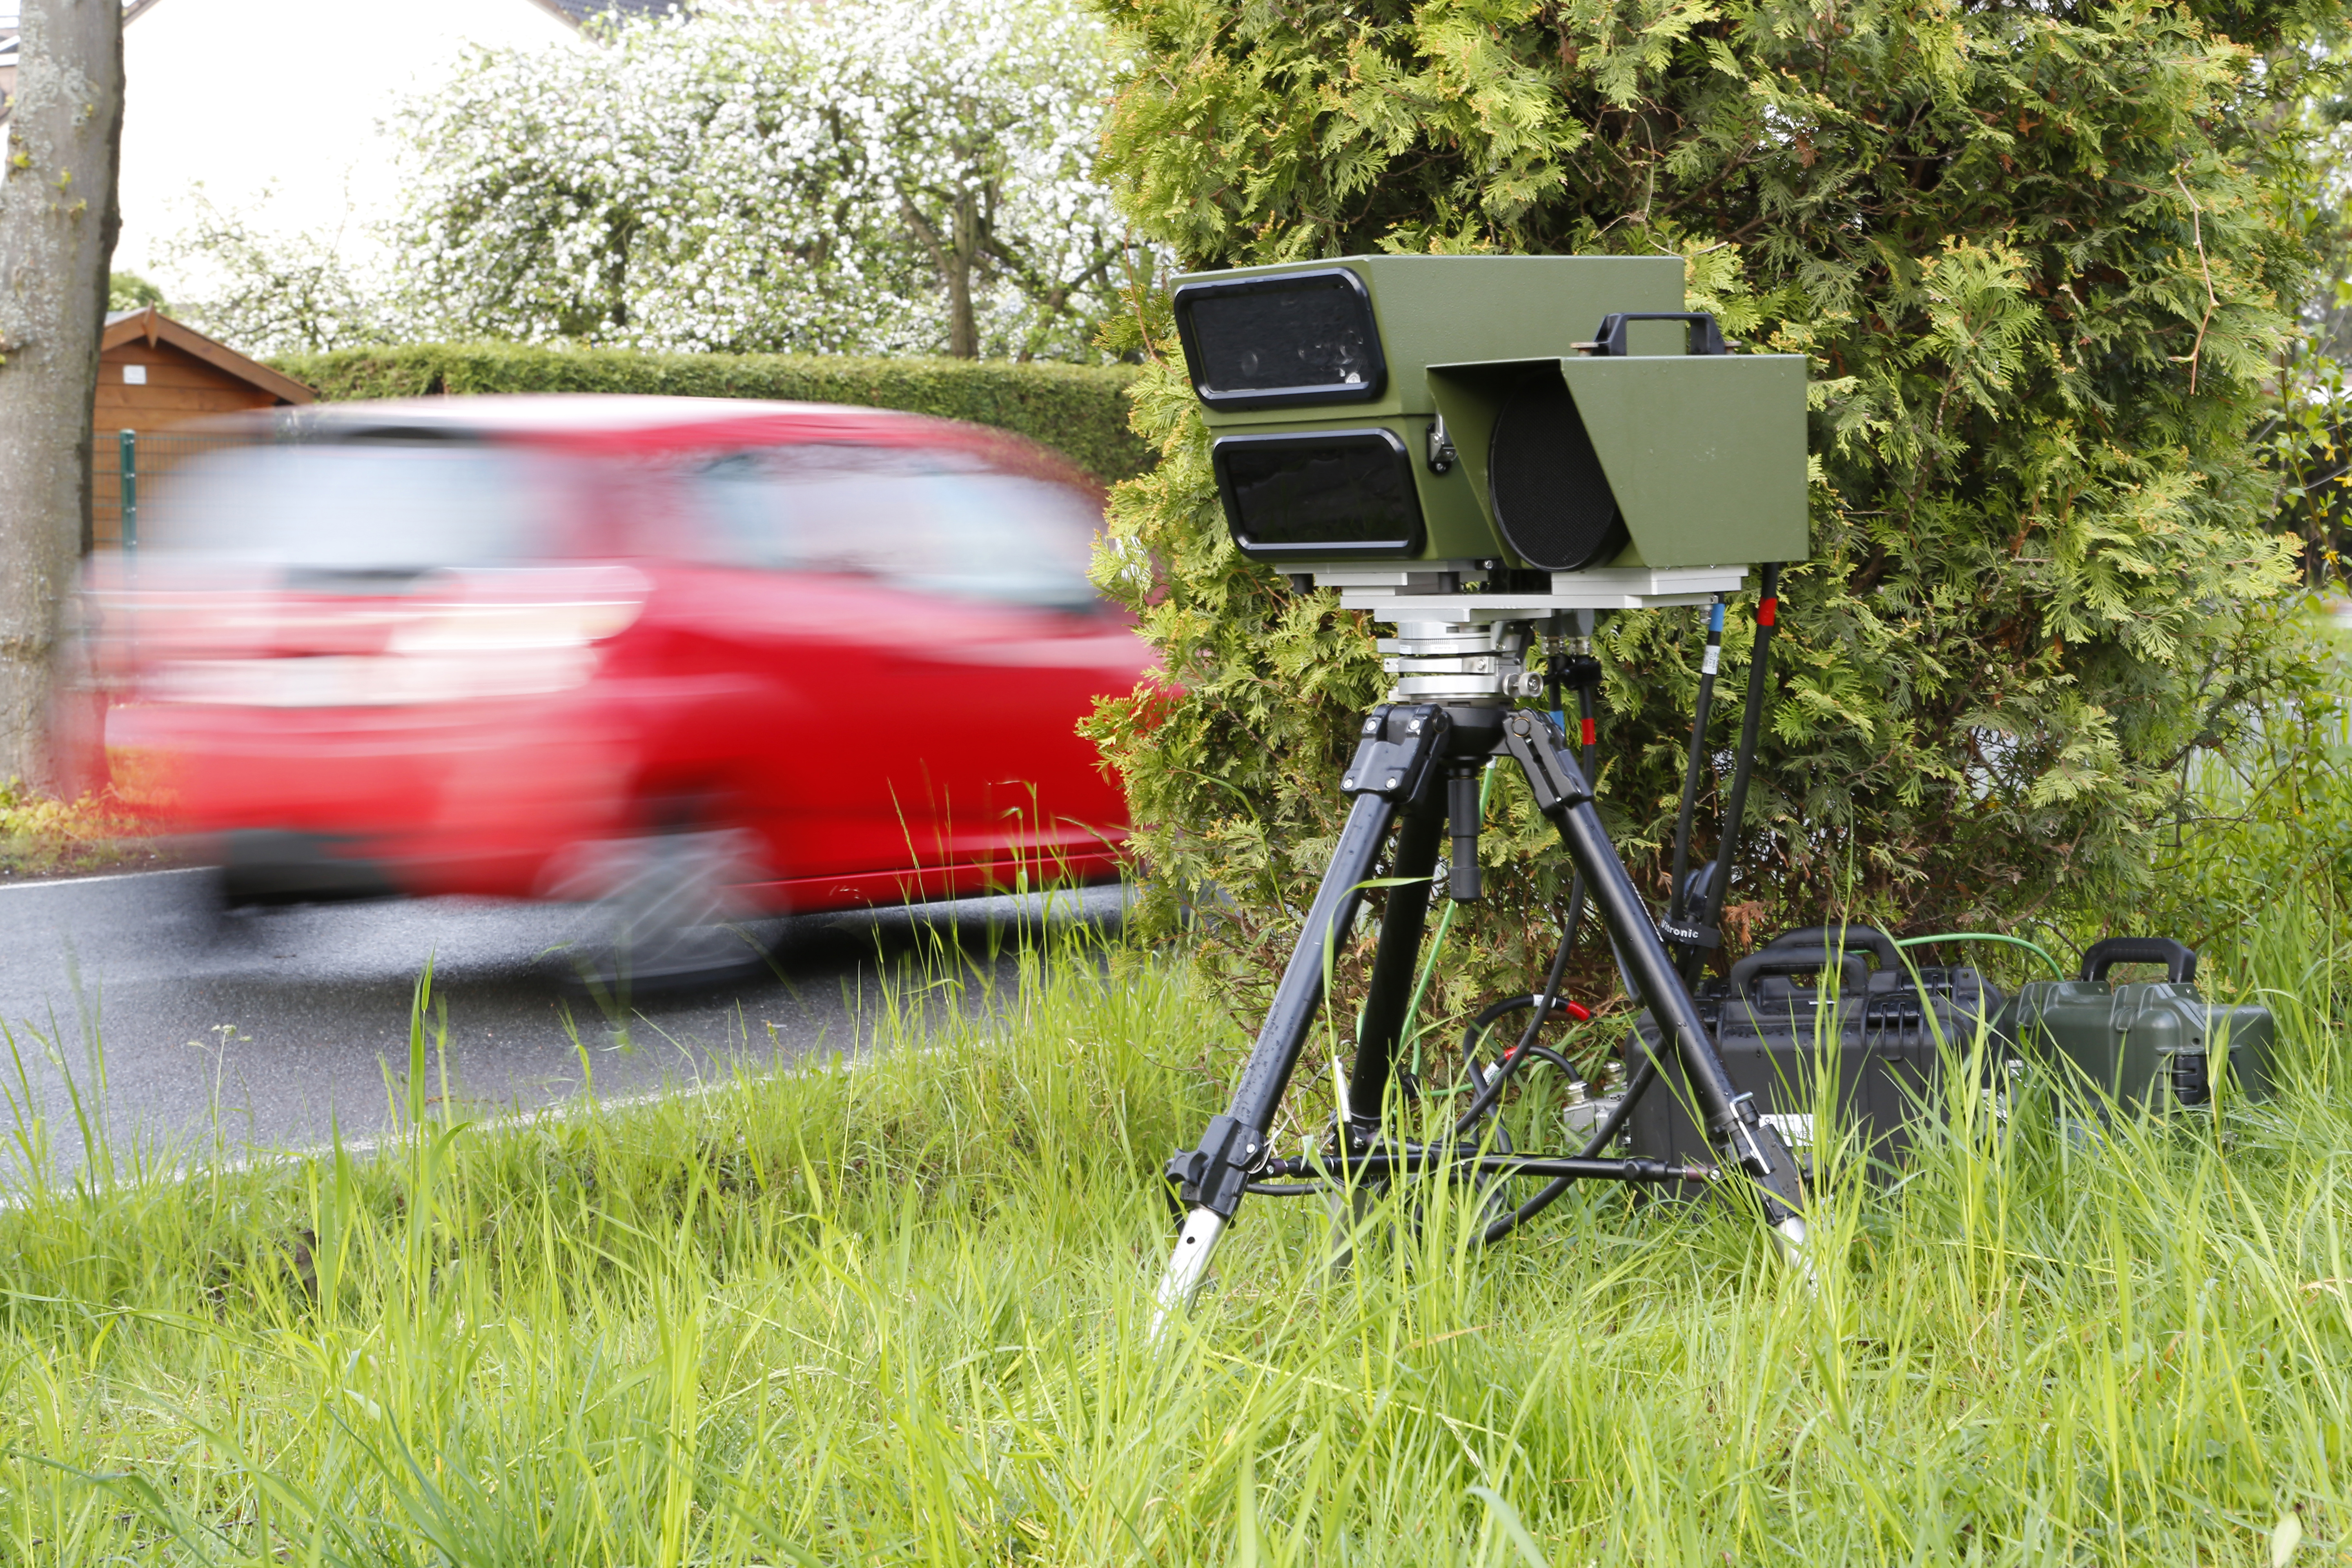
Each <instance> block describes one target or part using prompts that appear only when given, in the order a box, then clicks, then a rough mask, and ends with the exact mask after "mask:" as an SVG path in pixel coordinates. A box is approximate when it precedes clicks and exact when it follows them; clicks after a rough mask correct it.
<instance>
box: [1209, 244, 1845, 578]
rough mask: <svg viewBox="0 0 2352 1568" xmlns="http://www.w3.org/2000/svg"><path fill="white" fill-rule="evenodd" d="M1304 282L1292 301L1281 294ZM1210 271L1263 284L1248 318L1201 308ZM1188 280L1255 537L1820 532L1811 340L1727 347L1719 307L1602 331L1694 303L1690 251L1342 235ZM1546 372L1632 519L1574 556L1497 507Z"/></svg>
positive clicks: (1494, 554)
mask: <svg viewBox="0 0 2352 1568" xmlns="http://www.w3.org/2000/svg"><path fill="white" fill-rule="evenodd" d="M1294 285H1295V286H1296V288H1295V290H1292V286H1294ZM1286 290H1292V291H1294V292H1295V293H1296V295H1297V300H1299V301H1300V303H1298V304H1297V307H1296V309H1295V310H1294V312H1293V313H1291V314H1287V315H1286V314H1284V313H1283V311H1282V310H1281V309H1280V308H1279V307H1276V306H1275V305H1273V304H1272V303H1270V302H1269V301H1271V300H1273V298H1274V297H1275V296H1276V294H1278V293H1283V292H1285V291H1286ZM1211 295H1216V296H1219V297H1221V298H1225V299H1238V298H1240V297H1242V296H1248V297H1249V298H1250V299H1251V300H1253V301H1254V302H1255V307H1256V308H1255V310H1241V311H1237V312H1236V313H1235V315H1234V316H1233V317H1232V318H1231V320H1232V321H1247V322H1249V323H1250V324H1251V326H1250V329H1249V330H1240V331H1236V330H1234V329H1232V328H1231V327H1228V328H1227V329H1226V330H1225V331H1223V335H1222V336H1221V337H1220V338H1218V339H1216V340H1214V341H1213V340H1212V338H1211V337H1210V336H1209V331H1210V329H1209V327H1208V326H1207V325H1206V324H1205V323H1206V320H1207V318H1206V317H1205V316H1203V317H1202V324H1201V325H1199V327H1198V329H1197V331H1196V327H1195V323H1194V318H1193V315H1192V313H1190V312H1191V310H1192V306H1190V305H1188V302H1187V301H1188V298H1189V299H1191V300H1203V299H1205V298H1207V297H1208V296H1211ZM1175 298H1176V302H1177V313H1178V319H1179V325H1180V330H1181V336H1182V338H1183V342H1184V352H1185V355H1186V363H1187V365H1188V368H1189V370H1190V372H1191V374H1192V380H1193V384H1194V389H1195V391H1196V392H1197V393H1198V394H1199V395H1200V398H1201V403H1202V418H1203V419H1204V420H1205V421H1206V423H1207V425H1208V426H1209V429H1210V432H1211V434H1212V435H1213V437H1216V442H1215V448H1214V451H1215V460H1216V462H1217V463H1218V465H1219V468H1218V472H1219V483H1220V488H1221V490H1223V491H1224V492H1225V494H1226V508H1227V515H1228V520H1229V521H1230V522H1231V523H1232V525H1233V527H1234V534H1235V538H1236V541H1237V542H1240V543H1241V544H1242V547H1243V549H1244V551H1245V552H1247V553H1249V554H1251V555H1253V556H1255V557H1256V558H1258V559H1262V560H1267V561H1272V562H1276V563H1283V562H1296V563H1322V562H1348V561H1367V560H1381V561H1418V562H1425V563H1452V564H1456V565H1461V564H1474V565H1480V566H1485V565H1492V566H1496V567H1507V568H1514V569H1516V568H1525V567H1533V568H1537V569H1545V570H1561V569H1583V568H1591V567H1602V566H1617V567H1647V568H1652V569H1659V570H1663V569H1669V568H1680V567H1704V566H1725V565H1734V564H1738V565H1746V564H1750V563H1756V562H1759V561H1798V560H1802V559H1804V558H1805V556H1806V555H1807V554H1808V553H1810V550H1809V545H1808V541H1807V499H1806V458H1805V453H1806V431H1805V390H1804V387H1805V361H1804V358H1803V356H1802V355H1798V354H1745V353H1741V354H1726V353H1722V352H1721V345H1720V342H1719V341H1717V340H1716V338H1715V331H1714V327H1713V324H1712V322H1709V323H1708V324H1707V327H1706V335H1707V337H1708V340H1709V341H1710V342H1714V343H1715V347H1714V348H1713V349H1712V350H1711V351H1708V352H1699V350H1698V348H1697V345H1696V343H1695V342H1694V341H1693V339H1694V337H1695V335H1696V334H1695V333H1694V332H1693V331H1692V329H1691V328H1690V327H1689V326H1688V325H1687V324H1686V322H1685V321H1682V320H1676V319H1669V320H1628V321H1625V322H1624V323H1623V327H1622V336H1621V337H1619V338H1617V339H1615V340H1614V341H1613V342H1612V344H1610V345H1606V346H1605V347H1604V345H1602V344H1601V343H1600V342H1598V341H1597V340H1596V339H1595V334H1596V332H1599V331H1601V330H1602V326H1603V322H1604V320H1605V319H1608V318H1612V317H1621V316H1622V317H1629V318H1633V317H1657V316H1665V317H1669V318H1674V317H1677V316H1678V314H1679V313H1680V312H1681V311H1682V310H1683V263H1682V260H1681V258H1678V257H1671V256H1667V257H1615V256H1601V257H1595V256H1346V257H1340V258H1336V259H1333V260H1328V261H1315V262H1299V263H1285V264H1279V265H1274V266H1265V267H1245V268H1232V269H1230V270H1224V271H1217V272H1204V273H1193V274H1190V275H1188V276H1186V277H1182V278H1180V279H1177V280H1176V295H1175ZM1310 301H1311V302H1310ZM1198 308H1199V310H1202V311H1206V310H1208V309H1209V307H1208V306H1207V305H1206V304H1202V305H1200V306H1199V307H1198ZM1276 366H1278V367H1279V368H1270V367H1276ZM1244 372H1245V373H1246V374H1244ZM1253 377H1258V378H1260V379H1252V378H1253ZM1538 386H1539V387H1541V388H1545V389H1549V393H1550V394H1551V395H1552V396H1553V397H1555V398H1556V399H1557V400H1558V402H1559V406H1560V407H1561V408H1563V409H1565V410H1566V413H1565V415H1564V416H1563V418H1562V419H1561V421H1560V423H1559V432H1560V434H1559V442H1560V443H1561V444H1563V446H1564V447H1565V446H1572V447H1576V448H1577V449H1578V450H1579V451H1580V452H1581V453H1582V454H1583V456H1582V457H1581V458H1579V459H1575V460H1578V461H1581V462H1583V463H1585V464H1586V465H1588V467H1587V468H1584V469H1582V470H1580V472H1582V473H1585V474H1587V475H1591V472H1592V469H1591V467H1590V465H1594V464H1597V468H1598V472H1599V474H1600V475H1601V476H1605V489H1604V488H1603V487H1602V485H1601V482H1600V481H1599V479H1591V480H1590V481H1589V482H1590V485H1591V489H1593V490H1594V492H1595V493H1596V494H1597V495H1601V496H1604V497H1607V496H1613V503H1614V509H1615V513H1616V515H1617V517H1618V520H1619V522H1620V524H1621V526H1620V528H1619V529H1618V531H1614V532H1612V533H1611V534H1609V535H1608V539H1609V541H1610V542H1608V543H1607V544H1606V546H1605V547H1603V548H1600V549H1598V550H1597V551H1587V552H1580V553H1579V554H1578V555H1577V556H1576V557H1575V558H1574V560H1573V561H1572V562H1571V561H1570V560H1568V559H1562V558H1547V557H1546V555H1545V554H1544V552H1543V551H1542V550H1541V549H1539V548H1538V546H1537V545H1535V544H1534V543H1532V542H1530V540H1531V539H1532V538H1533V535H1532V534H1530V533H1529V532H1528V531H1526V530H1524V529H1522V530H1519V531H1514V529H1513V528H1512V527H1511V526H1510V524H1509V522H1508V521H1507V519H1504V518H1501V517H1499V516H1498V501H1497V499H1496V498H1497V490H1496V478H1497V473H1496V468H1495V465H1493V464H1492V463H1491V462H1490V458H1491V456H1492V451H1493V448H1494V442H1495V439H1496V429H1497V424H1498V421H1499V420H1500V419H1501V418H1502V416H1503V415H1504V413H1505V411H1506V409H1507V407H1508V406H1510V405H1512V404H1513V403H1514V400H1515V399H1519V398H1522V397H1523V396H1525V395H1527V394H1528V392H1529V389H1530V388H1531V387H1538ZM1578 426H1580V427H1581V428H1580V430H1579V429H1578V428H1577V427H1578ZM1318 437H1319V438H1322V439H1320V440H1318V439H1316V438H1318ZM1547 439H1549V438H1548V437H1547ZM1335 440H1336V441H1337V442H1338V443H1339V445H1337V446H1335V445H1333V442H1334V441H1335ZM1543 444H1544V443H1543V442H1542V441H1538V443H1537V446H1538V447H1541V446H1542V445H1543ZM1525 446H1526V444H1525V443H1524V442H1523V443H1522V445H1521V448H1520V449H1522V450H1524V449H1525ZM1244 447H1246V448H1247V449H1248V451H1249V453H1250V454H1252V455H1251V457H1250V458H1248V459H1247V460H1249V461H1253V462H1255V463H1257V464H1260V465H1262V466H1263V467H1264V468H1265V473H1266V474H1269V475H1273V476H1276V477H1273V478H1261V479H1253V480H1251V481H1249V482H1250V483H1252V484H1257V485H1263V486H1265V487H1267V488H1263V489H1254V490H1253V491H1252V492H1251V493H1252V494H1254V495H1258V496H1265V497H1270V498H1276V499H1274V500H1269V501H1267V502H1266V503H1265V504H1267V505H1268V506H1270V507H1272V508H1274V509H1275V515H1279V516H1281V517H1282V518H1283V519H1284V520H1285V529H1284V531H1283V532H1282V533H1281V534H1280V535H1278V536H1277V535H1276V534H1273V533H1269V532H1263V531H1255V530H1253V529H1249V528H1245V527H1244V521H1243V503H1242V502H1241V501H1239V500H1235V499H1234V492H1233V490H1232V489H1230V488H1229V487H1230V486H1232V485H1236V484H1241V483H1243V482H1244V481H1242V480H1240V479H1235V478H1234V476H1232V475H1230V474H1228V472H1227V468H1226V465H1227V464H1228V463H1239V462H1242V461H1244V458H1243V457H1242V455H1241V454H1242V453H1243V450H1244ZM1283 454H1289V456H1287V457H1285V456H1283ZM1555 479H1556V476H1554V475H1552V474H1549V473H1547V474H1546V475H1545V476H1543V477H1542V478H1541V479H1538V480H1536V481H1535V483H1536V485H1537V487H1538V489H1539V490H1540V489H1545V488H1547V487H1551V486H1553V485H1554V483H1555Z"/></svg>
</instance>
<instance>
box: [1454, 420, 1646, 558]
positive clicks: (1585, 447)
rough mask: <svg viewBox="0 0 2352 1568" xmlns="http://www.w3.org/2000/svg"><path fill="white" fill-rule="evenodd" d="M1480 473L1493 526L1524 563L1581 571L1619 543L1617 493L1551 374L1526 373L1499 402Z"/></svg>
mask: <svg viewBox="0 0 2352 1568" xmlns="http://www.w3.org/2000/svg"><path fill="white" fill-rule="evenodd" d="M1486 480H1487V496H1488V499H1489V500H1492V501H1493V503H1494V508H1495V522H1496V526H1497V527H1498V528H1499V529H1500V530H1501V531H1502V534H1503V538H1504V541H1505V542H1507V543H1508V544H1509V545H1510V547H1511V548H1512V549H1513V550H1515V551H1517V552H1518V555H1519V558H1520V559H1521V560H1523V561H1525V562H1526V563H1528V565H1530V566H1540V567H1543V568H1544V569H1546V570H1548V571H1552V572H1580V571H1583V570H1584V569H1586V568H1588V567H1592V566H1606V565H1607V564H1608V563H1610V562H1611V561H1612V559H1614V558H1615V557H1616V555H1617V553H1618V552H1620V551H1622V550H1623V549H1624V548H1625V544H1626V541H1627V538H1628V535H1627V533H1626V531H1625V520H1624V518H1623V517H1622V515H1620V514H1619V512H1618V510H1617V496H1616V492H1615V491H1613V490H1612V489H1610V488H1609V476H1608V474H1607V473H1605V472H1604V471H1602V469H1601V458H1600V455H1599V454H1598V453H1596V452H1594V451H1593V449H1592V437H1590V436H1588V435H1586V434H1585V431H1584V420H1583V419H1582V418H1581V417H1580V416H1579V415H1578V413H1577V411H1576V398H1575V396H1574V395H1571V394H1570V392H1569V390H1568V386H1567V384H1565V383H1564V382H1562V381H1561V380H1560V378H1559V375H1558V374H1556V373H1555V374H1547V375H1540V376H1534V377H1530V378H1529V379H1528V380H1527V381H1526V382H1524V383H1522V384H1520V385H1519V387H1518V388H1517V390H1516V391H1514V392H1513V393H1512V394H1511V395H1510V396H1509V398H1508V399H1507V400H1506V401H1505V403H1504V404H1503V406H1502V410H1501V412H1500V413H1499V414H1498V415H1497V416H1496V420H1495V435H1494V439H1493V440H1492V441H1491V442H1490V443H1489V444H1488V446H1487V448H1486Z"/></svg>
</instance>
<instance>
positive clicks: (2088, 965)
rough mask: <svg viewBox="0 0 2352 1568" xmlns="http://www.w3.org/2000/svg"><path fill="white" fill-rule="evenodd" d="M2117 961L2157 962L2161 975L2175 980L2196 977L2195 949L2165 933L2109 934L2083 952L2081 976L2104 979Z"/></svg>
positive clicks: (2188, 982) (2180, 982)
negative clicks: (2154, 934) (2162, 966)
mask: <svg viewBox="0 0 2352 1568" xmlns="http://www.w3.org/2000/svg"><path fill="white" fill-rule="evenodd" d="M2118 963H2161V964H2162V965H2164V977H2165V978H2166V979H2167V980H2170V981H2174V982H2176V983H2178V984H2183V985H2187V984H2192V983H2193V982H2194V981H2195V980H2196V978H2197V950H2196V949H2195V948H2193V947H2190V946H2189V945H2188V944H2187V943H2185V942H2175V941H2173V940H2172V939H2171V938H2170V937H2168V936H2111V937H2109V938H2107V939H2106V940H2105V942H2093V943H2092V944H2091V945H2090V947H2089V948H2088V949H2087V950H2086V951H2085V952H2084V954H2083V978H2084V979H2085V980H2105V978H2106V977H2107V971H2108V970H2109V969H2111V968H2113V967H2115V966H2116V964H2118Z"/></svg>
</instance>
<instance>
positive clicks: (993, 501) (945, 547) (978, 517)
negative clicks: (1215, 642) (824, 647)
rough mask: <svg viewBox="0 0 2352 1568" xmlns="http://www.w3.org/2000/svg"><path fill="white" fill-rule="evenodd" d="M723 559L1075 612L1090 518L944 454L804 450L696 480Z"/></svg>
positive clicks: (1069, 500)
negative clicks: (698, 482)
mask: <svg viewBox="0 0 2352 1568" xmlns="http://www.w3.org/2000/svg"><path fill="white" fill-rule="evenodd" d="M701 481H702V483H701V489H702V492H703V495H704V496H705V498H706V500H707V501H708V503H709V505H708V509H707V510H708V513H709V521H710V523H711V526H712V530H713V546H714V553H715V554H716V556H717V558H718V559H719V560H721V561H723V562H725V563H728V564H731V565H739V566H751V567H759V568H762V569H766V570H769V571H778V572H826V573H843V574H854V575H857V576H864V577H875V578H879V579H882V580H884V581H886V582H888V583H891V584H896V585H898V586H900V587H905V588H910V589H914V590H916V591H918V592H922V593H935V594H946V595H955V596H957V597H961V598H971V599H987V600H994V601H998V602H1003V603H1012V604H1021V605H1045V606H1051V607H1057V608H1068V609H1076V608H1084V607H1087V606H1090V605H1093V604H1095V602H1096V595H1095V591H1094V587H1093V585H1092V584H1089V583H1088V582H1087V561H1088V559H1089V557H1090V555H1091V554H1092V552H1093V545H1094V536H1095V530H1096V528H1097V525H1098V524H1099V522H1100V521H1101V519H1100V516H1099V514H1098V513H1097V511H1096V510H1095V508H1094V507H1093V506H1092V505H1091V504H1090V503H1089V502H1088V500H1087V498H1086V497H1085V496H1084V495H1082V494H1081V493H1079V492H1078V491H1076V490H1075V489H1071V488H1069V487H1068V486H1066V485H1061V484H1055V483H1054V482H1052V481H1050V480H1046V479H1033V478H1030V477H1028V476H1026V475H1022V474H1012V473H1005V472H1003V471H1001V470H998V469H995V468H990V467H988V466H987V465H986V464H984V463H982V462H981V461H980V460H979V459H977V458H971V457H968V456H965V455H963V454H961V453H955V452H940V451H920V450H908V449H906V448H901V447H852V446H825V445H813V446H806V447H777V448H774V449H772V450H768V451H761V452H746V453H738V454H736V455H734V456H731V457H728V458H721V459H719V461H717V462H714V463H712V464H710V465H709V467H708V468H704V469H703V470H702V473H701Z"/></svg>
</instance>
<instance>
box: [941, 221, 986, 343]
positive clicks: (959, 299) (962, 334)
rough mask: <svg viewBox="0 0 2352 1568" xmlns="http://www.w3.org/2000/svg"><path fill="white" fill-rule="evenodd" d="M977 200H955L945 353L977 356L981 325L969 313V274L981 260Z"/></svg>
mask: <svg viewBox="0 0 2352 1568" xmlns="http://www.w3.org/2000/svg"><path fill="white" fill-rule="evenodd" d="M982 239H983V236H982V234H981V232H980V201H979V198H978V197H976V196H974V195H972V193H971V192H970V191H965V192H963V193H962V194H961V195H958V196H957V197H956V204H955V236H954V243H953V244H952V245H950V247H949V248H948V268H947V272H948V353H951V354H953V355H954V356H955V357H956V358H958V359H978V358H979V357H980V322H979V321H978V320H977V319H976V318H975V317H974V316H973V315H972V310H971V273H972V268H973V267H974V266H976V265H977V264H978V263H979V261H980V247H981V244H982Z"/></svg>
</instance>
